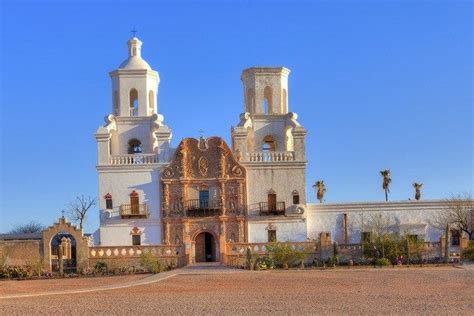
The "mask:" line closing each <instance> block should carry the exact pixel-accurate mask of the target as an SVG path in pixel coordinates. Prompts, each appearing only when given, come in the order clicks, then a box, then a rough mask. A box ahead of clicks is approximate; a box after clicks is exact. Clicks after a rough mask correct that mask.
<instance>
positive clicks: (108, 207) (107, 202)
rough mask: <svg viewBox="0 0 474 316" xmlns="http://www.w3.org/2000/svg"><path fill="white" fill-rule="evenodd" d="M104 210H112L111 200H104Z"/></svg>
mask: <svg viewBox="0 0 474 316" xmlns="http://www.w3.org/2000/svg"><path fill="white" fill-rule="evenodd" d="M105 208H106V209H108V210H111V209H113V208H114V206H113V203H112V199H111V198H110V199H106V200H105Z"/></svg>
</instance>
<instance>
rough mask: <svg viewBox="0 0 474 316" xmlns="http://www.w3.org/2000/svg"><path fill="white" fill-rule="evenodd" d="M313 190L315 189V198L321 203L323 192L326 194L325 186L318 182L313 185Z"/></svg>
mask: <svg viewBox="0 0 474 316" xmlns="http://www.w3.org/2000/svg"><path fill="white" fill-rule="evenodd" d="M313 188H316V189H317V191H316V197H317V198H318V200H319V203H323V200H324V192H326V186H325V185H324V181H323V180H318V181H316V183H315V184H314V185H313Z"/></svg>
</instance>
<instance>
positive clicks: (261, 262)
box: [256, 256, 275, 270]
mask: <svg viewBox="0 0 474 316" xmlns="http://www.w3.org/2000/svg"><path fill="white" fill-rule="evenodd" d="M256 267H257V269H258V270H269V269H273V268H274V267H275V265H274V263H273V260H272V258H270V257H269V256H263V257H258V258H257V263H256Z"/></svg>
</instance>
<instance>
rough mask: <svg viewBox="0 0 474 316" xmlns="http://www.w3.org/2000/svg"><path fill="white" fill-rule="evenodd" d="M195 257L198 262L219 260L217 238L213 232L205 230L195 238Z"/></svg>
mask: <svg viewBox="0 0 474 316" xmlns="http://www.w3.org/2000/svg"><path fill="white" fill-rule="evenodd" d="M194 242H195V245H194V257H195V261H196V262H216V261H217V240H216V238H215V237H214V235H213V234H211V233H209V232H207V231H203V232H200V233H198V234H197V235H196V237H195V238H194Z"/></svg>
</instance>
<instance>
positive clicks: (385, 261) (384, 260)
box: [377, 258, 391, 266]
mask: <svg viewBox="0 0 474 316" xmlns="http://www.w3.org/2000/svg"><path fill="white" fill-rule="evenodd" d="M390 264H391V262H390V260H388V259H387V258H380V259H377V265H378V266H389V265H390Z"/></svg>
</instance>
